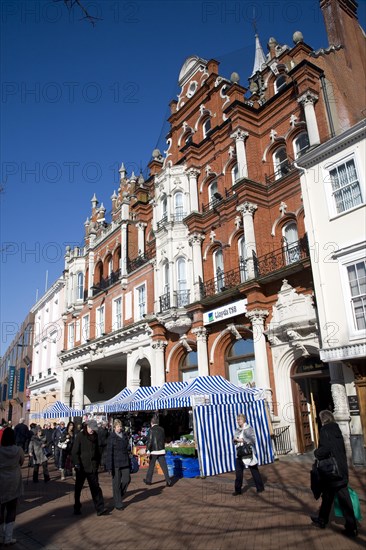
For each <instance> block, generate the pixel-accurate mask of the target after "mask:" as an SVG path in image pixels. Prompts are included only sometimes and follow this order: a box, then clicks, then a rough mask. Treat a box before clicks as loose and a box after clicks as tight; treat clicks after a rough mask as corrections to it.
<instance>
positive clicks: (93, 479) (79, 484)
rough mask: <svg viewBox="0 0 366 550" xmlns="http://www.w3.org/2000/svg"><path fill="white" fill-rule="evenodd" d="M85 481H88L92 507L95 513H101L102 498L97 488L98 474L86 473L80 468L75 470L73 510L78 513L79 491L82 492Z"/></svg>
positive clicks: (98, 487) (102, 507)
mask: <svg viewBox="0 0 366 550" xmlns="http://www.w3.org/2000/svg"><path fill="white" fill-rule="evenodd" d="M86 479H87V480H88V484H89V489H90V492H91V495H92V499H93V502H94V507H95V509H96V511H97V512H103V510H104V498H103V493H102V489H101V488H100V486H99V480H98V472H92V473H86V472H85V471H84V470H83V469H82V468H79V469H77V470H76V481H75V493H74V496H75V504H74V510H76V511H78V512H79V511H80V509H81V502H80V496H81V491H82V490H83V487H84V483H85V480H86Z"/></svg>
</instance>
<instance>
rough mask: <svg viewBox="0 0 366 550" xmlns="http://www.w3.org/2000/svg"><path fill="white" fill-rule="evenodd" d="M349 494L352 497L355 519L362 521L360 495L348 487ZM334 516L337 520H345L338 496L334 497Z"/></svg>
mask: <svg viewBox="0 0 366 550" xmlns="http://www.w3.org/2000/svg"><path fill="white" fill-rule="evenodd" d="M348 492H349V496H350V497H351V501H352V506H353V511H354V513H355V518H356V519H357V520H358V521H361V519H362V516H361V506H360V500H359V498H358V494H357V493H356V491H354V490H353V489H351V487H348ZM334 515H335V516H336V517H337V518H343V513H342V510H341V508H340V506H339V501H338V497H337V495H335V497H334Z"/></svg>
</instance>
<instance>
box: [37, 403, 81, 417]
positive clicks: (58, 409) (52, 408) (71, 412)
mask: <svg viewBox="0 0 366 550" xmlns="http://www.w3.org/2000/svg"><path fill="white" fill-rule="evenodd" d="M83 414H84V411H79V410H77V409H72V408H71V407H68V406H67V405H65V403H62V402H61V401H56V402H55V403H53V404H52V405H49V406H48V407H47V408H46V409H45V410H44V411H43V412H41V413H36V414H33V415H32V416H33V418H66V417H73V418H74V417H77V416H82V415H83Z"/></svg>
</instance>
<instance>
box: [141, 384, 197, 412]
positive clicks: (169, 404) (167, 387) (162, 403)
mask: <svg viewBox="0 0 366 550" xmlns="http://www.w3.org/2000/svg"><path fill="white" fill-rule="evenodd" d="M187 386H188V382H165V384H164V385H163V386H161V388H159V389H158V390H157V391H156V392H155V393H153V394H152V395H150V396H149V397H148V398H146V399H142V400H141V401H139V402H136V403H135V406H136V407H139V408H138V409H135V410H141V411H145V410H150V411H151V410H157V409H172V408H174V407H175V402H174V400H172V399H170V398H171V396H172V395H174V394H176V393H177V392H179V391H181V390H183V389H184V388H186V387H187Z"/></svg>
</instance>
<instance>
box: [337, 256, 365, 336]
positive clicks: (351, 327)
mask: <svg viewBox="0 0 366 550" xmlns="http://www.w3.org/2000/svg"><path fill="white" fill-rule="evenodd" d="M365 256H366V251H365V249H364V250H361V251H358V252H354V253H353V254H349V255H347V256H344V257H342V258H340V259H339V267H340V279H341V284H342V291H343V292H342V294H343V296H344V307H345V310H346V319H347V326H348V336H349V339H350V340H356V339H357V340H359V339H363V340H364V339H365V338H366V330H363V329H358V328H357V326H356V320H355V316H354V309H353V305H352V295H351V289H350V283H349V278H348V270H347V268H348V267H349V266H351V265H355V264H356V263H358V262H361V261H364V260H365Z"/></svg>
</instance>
